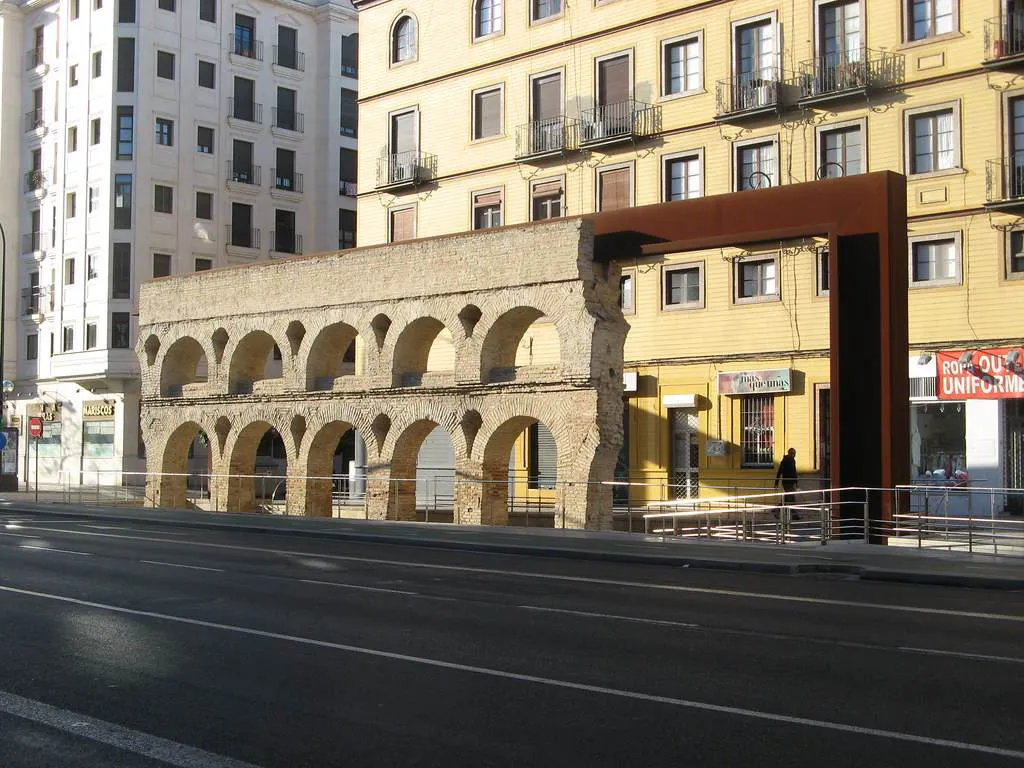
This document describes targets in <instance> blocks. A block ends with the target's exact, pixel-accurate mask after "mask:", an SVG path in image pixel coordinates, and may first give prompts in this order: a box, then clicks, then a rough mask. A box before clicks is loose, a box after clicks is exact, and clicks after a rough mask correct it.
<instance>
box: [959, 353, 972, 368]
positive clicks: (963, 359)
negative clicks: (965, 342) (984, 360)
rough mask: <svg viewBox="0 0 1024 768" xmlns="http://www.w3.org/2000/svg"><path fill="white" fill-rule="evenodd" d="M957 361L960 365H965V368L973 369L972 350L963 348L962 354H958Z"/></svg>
mask: <svg viewBox="0 0 1024 768" xmlns="http://www.w3.org/2000/svg"><path fill="white" fill-rule="evenodd" d="M959 362H960V365H965V366H967V370H968V371H973V370H974V352H972V351H971V350H969V349H968V350H965V351H964V353H963V354H962V355H960V360H959Z"/></svg>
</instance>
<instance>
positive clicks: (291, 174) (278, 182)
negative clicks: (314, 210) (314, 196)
mask: <svg viewBox="0 0 1024 768" xmlns="http://www.w3.org/2000/svg"><path fill="white" fill-rule="evenodd" d="M270 175H271V177H272V178H273V179H274V182H273V187H272V189H278V190H281V191H283V192H297V193H299V194H301V193H302V174H301V173H296V172H295V171H278V170H277V169H276V168H271V169H270Z"/></svg>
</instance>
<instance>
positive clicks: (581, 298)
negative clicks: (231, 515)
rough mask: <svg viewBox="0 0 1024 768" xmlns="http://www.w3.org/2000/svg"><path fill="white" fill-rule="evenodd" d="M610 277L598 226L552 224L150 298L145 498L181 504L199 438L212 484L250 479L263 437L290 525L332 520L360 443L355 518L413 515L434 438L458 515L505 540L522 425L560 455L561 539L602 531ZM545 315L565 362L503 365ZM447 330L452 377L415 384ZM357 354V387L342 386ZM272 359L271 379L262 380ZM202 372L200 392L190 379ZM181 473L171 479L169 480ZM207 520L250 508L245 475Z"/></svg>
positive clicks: (616, 437)
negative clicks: (338, 470) (538, 425)
mask: <svg viewBox="0 0 1024 768" xmlns="http://www.w3.org/2000/svg"><path fill="white" fill-rule="evenodd" d="M618 279H619V275H618V272H617V270H616V269H615V267H614V266H609V265H606V264H601V263H596V262H595V261H594V237H593V234H592V231H591V224H590V222H588V221H585V220H583V219H579V218H575V219H561V220H557V221H552V222H544V223H538V224H533V225H529V226H523V227H507V228H503V229H497V230H490V231H484V232H475V233H468V234H463V235H456V236H451V237H444V238H437V239H430V240H421V241H413V242H409V243H400V244H392V245H387V246H380V247H375V248H367V249H359V250H350V251H343V252H340V253H334V254H325V255H318V256H312V257H308V258H299V259H291V260H287V261H280V262H265V263H259V264H254V265H251V266H246V267H239V268H232V269H224V270H216V271H211V272H201V273H197V274H193V275H188V276H184V277H178V278H168V279H161V280H156V281H153V282H150V283H146V284H145V285H143V286H142V290H141V297H140V305H139V308H140V318H139V344H138V354H139V358H140V362H141V366H142V393H143V405H142V428H143V438H144V440H145V444H146V455H147V463H148V465H147V470H148V472H149V473H150V474H149V481H148V489H147V490H148V493H147V496H148V498H149V499H150V501H151V503H153V504H155V505H158V506H184V505H185V477H184V472H185V470H186V462H187V454H188V449H189V445H190V444H191V443H192V440H193V439H194V437H195V436H196V434H197V433H199V432H200V431H202V432H204V433H205V434H206V435H207V436H208V437H209V442H210V450H211V453H212V465H213V466H212V470H213V474H214V475H215V476H224V478H226V476H229V475H231V476H242V475H251V474H252V473H253V471H254V466H255V458H256V448H257V445H258V444H259V441H260V439H261V437H262V436H263V434H264V433H265V432H266V431H267V430H268V429H270V428H275V429H276V430H277V431H278V432H279V433H280V435H281V437H282V439H283V441H284V444H285V449H286V452H287V456H288V473H289V479H288V481H287V483H288V488H287V505H288V511H289V513H290V514H306V515H325V514H329V513H330V503H331V485H330V480H329V479H318V480H309V479H303V478H310V477H319V478H326V477H327V476H329V475H330V472H331V462H332V456H333V453H334V449H335V446H336V445H337V443H338V440H339V438H340V437H341V436H342V434H344V432H345V431H346V430H348V429H351V428H355V429H358V430H359V431H360V434H361V435H362V436H363V437H364V438H365V440H366V442H367V452H368V475H369V478H368V485H367V501H366V503H367V509H368V513H369V516H370V517H373V518H377V519H394V520H408V519H412V518H413V517H414V515H415V498H414V495H412V494H408V493H406V494H399V493H396V492H395V487H396V484H395V483H391V482H389V481H388V478H389V477H395V478H402V479H407V478H412V477H414V476H415V471H416V456H417V454H418V451H419V448H420V446H421V444H422V442H423V440H424V439H425V438H426V436H427V435H428V434H429V433H430V432H431V430H433V429H434V428H435V426H437V425H439V426H441V427H443V428H444V429H445V430H446V431H447V432H448V434H449V435H450V437H451V440H452V445H453V447H454V450H455V457H456V459H455V463H456V467H455V470H456V476H457V478H458V480H459V482H458V483H457V484H456V498H455V505H456V510H455V518H456V520H457V521H459V522H462V523H479V522H483V523H490V524H504V523H505V522H507V519H508V510H507V493H508V484H507V482H486V483H481V482H479V481H481V480H487V481H502V480H505V479H506V478H507V476H508V463H509V453H510V451H511V449H512V446H513V444H514V442H515V440H516V438H517V437H518V436H519V435H520V434H521V433H522V432H523V430H524V429H525V428H526V427H527V426H529V425H530V424H532V423H533V422H535V421H541V422H543V423H544V424H545V425H546V426H547V427H548V428H549V429H550V430H551V432H552V433H553V435H554V437H555V442H556V446H557V451H558V478H559V481H560V482H559V485H558V498H557V499H556V506H557V508H558V510H559V515H561V514H562V512H563V511H564V515H565V520H566V525H568V526H573V527H584V526H586V527H591V528H608V527H610V526H611V495H610V489H609V486H606V485H601V484H600V483H598V482H595V481H601V480H610V479H611V478H612V472H613V468H614V465H615V459H616V456H617V455H618V451H619V448H620V446H621V443H622V426H621V425H622V418H621V417H622V349H623V342H624V339H625V334H626V329H627V326H626V323H625V320H624V319H623V316H622V313H621V311H620V309H619V304H618ZM542 316H546V317H547V318H549V319H550V320H551V321H552V322H553V323H554V326H555V328H556V329H557V332H558V336H559V343H560V349H561V359H560V364H559V365H558V366H543V367H540V366H538V367H518V368H517V367H516V366H515V353H516V348H517V346H518V344H519V341H520V340H521V339H522V338H523V335H524V334H525V333H526V331H527V330H528V328H529V327H530V325H531V324H532V323H533V322H534V321H535V320H536V319H538V318H540V317H542ZM445 328H447V329H448V331H449V332H450V333H451V337H452V342H453V346H454V350H455V355H454V358H455V363H454V366H453V369H452V370H451V371H450V372H436V371H431V372H430V373H427V374H425V373H424V372H425V368H426V358H427V353H428V351H429V349H430V346H431V343H432V342H433V340H434V339H435V338H436V337H437V335H438V333H440V332H441V331H442V330H443V329H445ZM356 336H358V337H359V338H360V340H361V345H360V349H361V354H362V364H361V367H360V371H359V373H358V374H351V373H349V375H337V374H338V371H339V363H340V362H341V360H342V356H343V355H344V354H345V352H346V350H347V349H349V346H350V343H351V342H352V341H353V339H354V338H356ZM274 345H276V346H277V347H278V348H279V349H280V351H281V355H282V368H283V371H282V376H281V377H280V378H272V379H265V378H262V376H263V372H264V366H265V363H266V360H267V356H268V355H269V354H270V352H271V351H272V350H273V348H274ZM204 356H205V360H206V377H205V380H203V377H202V376H201V375H199V374H200V371H199V370H198V369H197V366H198V365H199V363H200V361H201V360H202V359H203V358H204ZM175 473H179V474H175ZM211 496H212V501H213V504H214V507H215V508H216V509H220V510H249V509H253V508H254V506H255V492H254V484H253V481H252V479H245V478H243V479H230V480H228V479H217V478H215V479H214V480H213V481H212V486H211Z"/></svg>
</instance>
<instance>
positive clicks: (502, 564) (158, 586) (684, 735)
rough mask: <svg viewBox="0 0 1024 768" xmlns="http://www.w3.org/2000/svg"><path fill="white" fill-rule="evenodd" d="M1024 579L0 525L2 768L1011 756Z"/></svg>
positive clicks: (191, 531) (38, 520)
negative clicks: (827, 572)
mask: <svg viewBox="0 0 1024 768" xmlns="http://www.w3.org/2000/svg"><path fill="white" fill-rule="evenodd" d="M1022 640H1024V594H1022V593H1019V592H1003V591H980V590H979V591H974V590H967V589H951V588H943V587H935V586H917V585H898V584H879V583H868V582H859V581H854V580H846V579H842V578H835V577H832V578H826V577H821V576H815V577H808V576H803V577H796V576H771V575H759V574H744V573H721V572H712V571H697V570H693V569H683V568H669V567H662V566H650V565H626V564H615V563H600V562H587V561H580V560H570V559H566V560H561V559H557V558H530V557H520V556H510V555H496V554H482V553H472V552H466V551H447V550H433V549H424V548H418V547H402V546H397V545H390V544H368V543H354V542H346V541H338V540H331V539H329V538H326V537H320V538H318V537H309V536H292V535H288V534H286V533H285V534H272V533H247V532H233V531H210V530H204V529H200V528H187V527H170V526H166V527H165V526H160V525H149V524H145V523H127V522H102V521H93V522H90V521H88V520H71V519H60V518H56V517H53V516H33V515H29V514H15V513H3V514H0V765H2V766H3V767H4V768H17V767H20V766H46V767H47V768H52V767H53V766H140V767H141V766H147V767H148V766H165V765H172V766H211V767H212V766H226V767H227V766H232V767H234V766H237V767H238V768H244V766H251V765H256V766H264V767H266V768H269V767H270V766H282V767H284V766H286V767H288V768H296V767H298V766H364V765H365V766H378V765H379V766H396V765H402V766H442V765H443V766H474V767H477V766H547V765H552V766H603V765H609V766H660V765H666V766H669V765H671V766H731V767H734V766H770V765H785V766H815V768H820V766H845V765H850V766H854V765H856V766H865V765H868V766H889V765H893V766H896V765H898V766H901V768H908V767H909V766H916V765H928V766H972V768H973V767H976V766H977V767H981V766H1007V765H1015V764H1016V765H1020V764H1024V727H1022V724H1021V717H1022V716H1021V711H1022V710H1021V702H1022V698H1024V642H1022Z"/></svg>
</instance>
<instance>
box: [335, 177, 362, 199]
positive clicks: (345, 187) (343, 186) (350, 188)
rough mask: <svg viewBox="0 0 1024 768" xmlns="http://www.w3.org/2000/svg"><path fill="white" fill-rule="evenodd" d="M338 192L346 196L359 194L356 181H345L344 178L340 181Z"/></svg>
mask: <svg viewBox="0 0 1024 768" xmlns="http://www.w3.org/2000/svg"><path fill="white" fill-rule="evenodd" d="M338 194H339V195H342V196H344V197H355V196H356V195H357V194H358V191H357V187H356V183H355V182H354V181H345V180H344V179H342V180H340V181H339V182H338Z"/></svg>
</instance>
